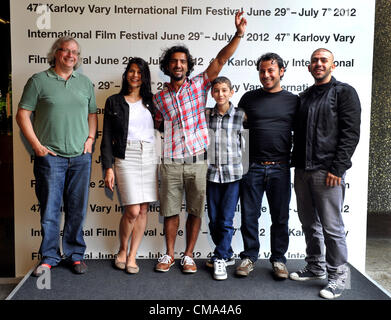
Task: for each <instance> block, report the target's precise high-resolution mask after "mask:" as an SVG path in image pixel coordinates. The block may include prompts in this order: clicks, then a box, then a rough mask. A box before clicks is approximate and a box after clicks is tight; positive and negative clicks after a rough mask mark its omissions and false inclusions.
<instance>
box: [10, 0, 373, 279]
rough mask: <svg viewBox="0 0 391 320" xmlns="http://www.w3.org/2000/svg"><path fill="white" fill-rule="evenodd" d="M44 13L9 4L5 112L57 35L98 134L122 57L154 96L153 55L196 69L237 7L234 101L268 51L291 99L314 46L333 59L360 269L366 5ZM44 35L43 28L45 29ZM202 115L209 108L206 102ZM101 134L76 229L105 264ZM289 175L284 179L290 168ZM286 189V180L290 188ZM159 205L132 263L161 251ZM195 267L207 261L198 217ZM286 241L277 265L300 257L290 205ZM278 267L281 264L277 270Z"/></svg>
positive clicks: (127, 4) (26, 179)
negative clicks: (72, 51)
mask: <svg viewBox="0 0 391 320" xmlns="http://www.w3.org/2000/svg"><path fill="white" fill-rule="evenodd" d="M45 3H47V4H48V6H47V7H46V11H45V10H42V8H40V7H39V4H38V3H32V2H31V1H30V0H18V1H11V44H12V79H13V83H12V85H13V88H12V90H13V94H14V97H13V101H14V105H13V114H14V115H15V114H16V111H17V103H18V102H19V100H20V97H21V94H22V91H23V86H24V84H25V83H26V81H27V79H28V78H29V77H30V76H31V75H32V74H34V73H36V72H40V71H42V70H45V69H47V68H48V64H47V62H46V54H47V52H48V50H49V48H50V46H51V45H52V43H53V42H54V40H55V39H56V38H57V37H59V36H62V35H65V34H68V35H71V36H74V37H75V38H77V40H78V41H79V43H80V44H81V48H82V57H83V64H82V67H81V68H80V69H79V70H78V71H80V72H82V73H84V74H86V75H87V76H88V77H89V78H90V79H91V80H92V82H93V83H94V85H95V92H96V99H97V105H98V108H99V109H98V112H99V117H98V119H99V127H98V130H99V132H98V133H99V135H100V134H101V130H102V125H103V112H104V103H105V100H106V98H107V97H108V96H110V95H111V94H114V93H117V92H118V91H119V86H120V83H121V75H122V73H123V71H124V68H125V66H126V63H127V61H128V59H129V57H133V56H140V57H142V58H144V59H145V60H146V61H148V62H149V63H150V68H151V72H152V81H153V86H152V89H153V91H154V92H156V91H157V90H159V89H161V88H162V83H164V82H166V81H169V79H168V78H167V77H166V76H164V75H163V74H162V72H161V71H160V70H159V67H158V61H159V57H160V55H161V52H162V49H164V48H166V47H169V46H171V45H174V44H178V43H183V44H185V45H187V46H188V47H189V49H190V52H191V53H192V55H193V57H195V58H196V67H195V71H194V72H193V75H195V74H197V73H199V72H201V71H203V70H204V69H205V68H206V67H207V65H208V64H209V62H210V60H211V59H212V58H214V57H215V56H216V54H217V53H218V51H219V50H220V49H221V48H222V47H223V46H225V45H226V44H227V42H228V41H229V39H230V37H231V36H232V35H233V34H234V32H235V27H234V14H235V11H236V10H237V9H240V10H241V9H243V10H244V12H245V14H244V16H245V17H246V19H247V21H248V26H247V30H246V35H245V37H244V38H243V39H242V41H241V44H240V46H239V48H238V50H237V51H236V52H235V54H234V56H233V57H232V58H231V59H230V60H229V61H228V63H227V64H226V66H225V67H224V68H223V70H222V72H221V75H225V76H228V77H229V78H230V79H231V80H232V82H233V84H234V87H235V94H234V96H233V98H232V101H233V103H235V104H236V103H237V102H238V101H239V99H240V97H241V96H242V94H243V93H244V92H246V91H247V90H252V89H254V88H256V87H257V86H259V78H258V73H257V71H256V68H255V61H256V59H257V58H258V57H259V56H260V55H262V54H263V53H266V52H269V51H272V52H276V53H278V54H280V55H281V56H282V58H283V59H284V61H285V63H286V67H287V70H286V73H285V76H284V79H283V81H282V84H283V86H284V88H285V89H287V90H290V91H292V92H294V93H299V92H301V91H303V90H304V89H306V88H307V87H308V86H310V85H312V83H313V79H312V77H311V75H310V73H308V71H307V67H306V66H307V65H308V62H309V58H310V54H311V53H312V52H313V51H314V50H315V49H316V48H319V47H325V48H328V49H329V50H331V51H333V52H334V55H335V60H336V63H337V68H336V70H335V72H334V76H335V77H336V78H337V79H338V80H340V81H344V82H347V83H349V84H351V85H352V86H353V87H355V88H356V90H357V92H358V94H359V96H360V100H361V103H362V125H361V132H362V133H361V139H360V143H359V145H358V147H357V150H356V152H355V154H354V156H353V167H352V169H350V170H349V171H348V173H347V177H346V181H347V192H346V200H345V205H344V211H343V218H344V221H345V226H346V232H347V241H348V247H349V262H350V263H351V264H352V265H354V266H355V267H356V268H358V269H359V270H361V271H364V270H365V246H366V214H367V178H368V152H369V122H370V107H371V83H372V77H371V76H372V51H373V49H372V48H373V30H374V12H375V1H374V0H345V1H343V4H342V2H341V1H339V0H329V1H327V2H326V3H320V2H318V1H310V0H297V1H294V2H293V1H287V0H286V1H284V0H273V1H271V0H264V1H259V0H247V1H239V0H236V1H234V0H230V1H211V0H204V1H195V0H186V1H184V0H159V1H157V0H132V1H129V0H128V1H126V0H115V1H104V0H86V1H77V0H68V1H66V0H49V1H46V2H45ZM45 28H46V29H45ZM208 106H209V107H212V106H213V99H212V98H211V97H210V98H209V101H208ZM13 125H14V185H15V256H16V275H17V276H20V275H23V274H24V273H26V272H27V271H28V270H29V269H30V268H31V267H32V266H33V265H34V264H36V263H37V261H38V260H39V256H38V249H39V245H40V240H41V237H40V223H39V220H40V215H39V204H38V203H37V199H36V197H35V193H34V175H33V158H32V157H31V155H30V153H31V150H30V148H29V146H28V145H27V144H26V143H25V140H24V138H23V137H22V136H21V133H20V130H19V128H18V126H17V124H16V122H14V123H13ZM99 147H100V136H99V137H98V139H97V141H96V145H95V152H94V154H93V165H92V176H91V184H90V199H89V206H88V212H87V218H86V221H85V227H84V231H85V240H86V243H87V251H86V259H91V258H92V259H98V258H111V257H113V255H114V254H115V253H116V252H117V250H118V223H119V219H120V217H121V207H120V206H121V204H120V203H119V201H118V197H117V194H116V193H114V195H113V196H112V197H111V196H110V194H109V193H107V192H106V191H105V189H104V188H103V175H102V169H101V164H100V152H99ZM292 173H293V170H292ZM292 182H293V181H292ZM158 211H159V203H155V204H151V213H150V214H149V221H148V225H147V230H146V233H145V238H144V240H143V242H142V244H141V246H140V249H139V253H138V254H139V258H156V257H158V256H159V255H161V254H163V253H164V252H165V242H164V236H163V235H162V232H163V220H162V218H160V217H159V214H158ZM184 217H185V213H182V214H181V225H180V228H179V229H180V231H179V234H178V238H177V242H176V258H179V257H180V256H181V253H182V252H183V250H184V243H185V231H184V230H185V229H184V221H185V219H184ZM205 217H206V218H205V219H203V224H202V229H201V232H200V236H199V240H198V242H197V245H196V249H195V251H196V252H195V253H194V255H195V257H196V258H206V257H207V256H208V255H210V253H211V252H213V243H212V241H211V238H210V235H209V232H208V219H207V214H206V213H205ZM259 222H260V231H259V234H260V240H261V249H260V253H259V257H260V258H261V259H266V258H268V257H269V255H270V244H269V243H270V240H269V228H270V216H269V211H268V206H267V201H266V197H265V199H264V202H263V207H262V216H261V218H260V221H259ZM234 227H235V234H234V237H233V249H234V251H235V253H236V254H239V252H240V251H241V250H242V246H243V245H242V239H241V234H240V205H238V210H237V213H236V216H235V220H234ZM289 227H290V244H289V249H288V252H287V258H288V259H292V258H304V257H305V243H304V236H303V234H302V231H301V226H300V222H299V220H298V218H297V211H296V199H295V194H294V192H292V201H291V205H290V222H289ZM288 268H289V264H288Z"/></svg>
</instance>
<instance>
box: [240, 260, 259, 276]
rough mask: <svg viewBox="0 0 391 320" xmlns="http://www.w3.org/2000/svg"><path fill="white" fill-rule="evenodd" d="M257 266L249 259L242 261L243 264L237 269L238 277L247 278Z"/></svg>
mask: <svg viewBox="0 0 391 320" xmlns="http://www.w3.org/2000/svg"><path fill="white" fill-rule="evenodd" d="M254 267H255V264H254V262H252V261H251V260H250V259H249V258H245V259H243V260H242V262H241V264H240V265H239V266H238V267H237V268H236V274H237V275H238V276H243V277H247V276H248V275H249V274H250V272H251V271H253V270H254Z"/></svg>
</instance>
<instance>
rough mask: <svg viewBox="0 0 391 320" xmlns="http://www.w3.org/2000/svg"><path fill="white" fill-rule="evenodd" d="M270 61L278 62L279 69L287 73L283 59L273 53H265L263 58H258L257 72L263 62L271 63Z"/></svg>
mask: <svg viewBox="0 0 391 320" xmlns="http://www.w3.org/2000/svg"><path fill="white" fill-rule="evenodd" d="M270 60H274V61H277V64H278V68H279V69H282V68H284V72H285V71H286V67H284V60H282V58H281V57H280V56H279V55H278V54H277V53H273V52H268V53H265V54H263V55H262V56H261V57H259V58H258V61H257V71H259V65H260V63H261V62H263V61H270ZM282 78H283V76H282V77H281V79H282Z"/></svg>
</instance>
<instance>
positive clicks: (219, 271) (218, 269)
mask: <svg viewBox="0 0 391 320" xmlns="http://www.w3.org/2000/svg"><path fill="white" fill-rule="evenodd" d="M225 267H226V262H225V260H224V259H217V260H215V261H214V263H213V269H214V273H213V278H214V279H216V280H225V279H227V270H226V268H225Z"/></svg>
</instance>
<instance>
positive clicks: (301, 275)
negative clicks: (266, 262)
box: [289, 266, 326, 281]
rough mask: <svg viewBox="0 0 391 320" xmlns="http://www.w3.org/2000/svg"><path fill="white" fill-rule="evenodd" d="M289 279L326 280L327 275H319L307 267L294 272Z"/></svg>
mask: <svg viewBox="0 0 391 320" xmlns="http://www.w3.org/2000/svg"><path fill="white" fill-rule="evenodd" d="M289 278H291V279H292V280H296V281H307V280H315V279H326V273H323V274H320V275H317V274H315V273H313V272H312V271H310V270H308V268H307V266H306V267H305V268H304V269H302V270H299V271H296V272H292V273H291V274H290V275H289Z"/></svg>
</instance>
